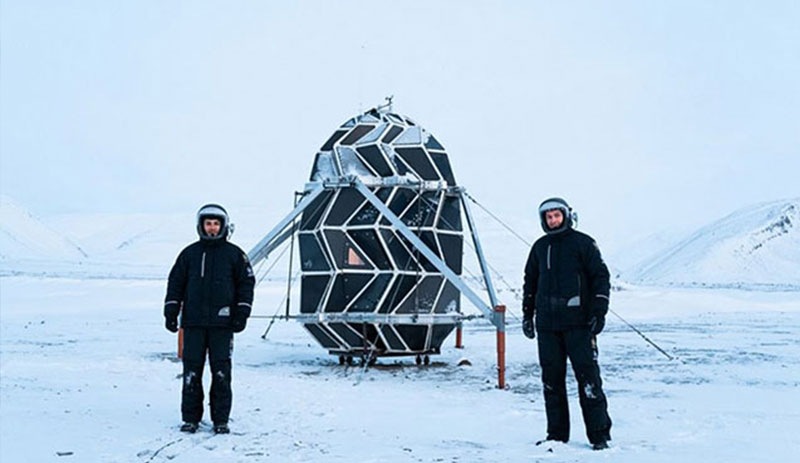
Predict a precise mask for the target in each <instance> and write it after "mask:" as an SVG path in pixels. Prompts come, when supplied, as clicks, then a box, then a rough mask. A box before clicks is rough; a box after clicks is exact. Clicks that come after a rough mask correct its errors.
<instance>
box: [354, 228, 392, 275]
mask: <svg viewBox="0 0 800 463" xmlns="http://www.w3.org/2000/svg"><path fill="white" fill-rule="evenodd" d="M347 234H348V235H350V238H352V240H353V241H354V242H355V243H356V244H357V245H358V247H359V248H361V249H362V250H363V251H364V252H365V253H366V254H367V256H368V257H369V258H370V260H371V261H372V262H373V263H374V264H375V265H376V266H377V267H378V268H379V269H381V270H391V269H392V264H391V262H389V257H388V256H387V255H386V252H384V250H383V246H382V245H381V243H380V241H379V240H378V234H377V233H376V232H375V230H350V231H348V232H347Z"/></svg>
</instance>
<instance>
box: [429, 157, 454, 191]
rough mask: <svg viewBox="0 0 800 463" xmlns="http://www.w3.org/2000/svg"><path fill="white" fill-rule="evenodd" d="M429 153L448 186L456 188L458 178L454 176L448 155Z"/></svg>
mask: <svg viewBox="0 0 800 463" xmlns="http://www.w3.org/2000/svg"><path fill="white" fill-rule="evenodd" d="M429 153H430V155H431V159H433V162H434V164H436V168H437V169H439V172H441V173H442V177H443V178H444V179H445V180H446V181H447V184H448V185H449V186H455V185H456V177H455V175H453V169H452V168H450V160H449V159H448V158H447V155H446V154H444V153H437V152H435V151H430V152H429Z"/></svg>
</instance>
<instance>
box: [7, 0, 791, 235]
mask: <svg viewBox="0 0 800 463" xmlns="http://www.w3.org/2000/svg"><path fill="white" fill-rule="evenodd" d="M798 24H800V2H796V1H767V2H752V1H746V2H736V1H718V2H715V1H703V2H698V1H668V2H667V1H651V2H642V1H629V2H613V1H612V2H601V3H597V2H553V1H542V2H539V1H518V2H488V1H487V2H470V1H458V2H455V1H452V2H446V1H439V2H430V1H404V2H376V1H336V2H332V1H315V2H311V1H307V2H263V1H239V2H222V1H220V2H203V1H175V0H171V1H162V0H152V1H114V2H108V1H94V2H93V1H60V0H59V1H57V0H53V1H30V0H26V1H23V0H17V1H7V0H2V1H0V34H1V35H0V105H1V106H2V109H1V112H0V154H1V155H2V159H1V162H0V171H1V173H0V189H1V190H2V193H3V194H4V195H7V196H10V197H12V198H13V199H15V200H16V201H17V202H19V203H20V204H22V205H24V206H25V207H27V208H28V209H30V210H31V211H34V212H35V213H37V214H38V215H41V216H47V215H49V214H58V213H64V212H104V211H107V212H125V211H135V212H171V211H175V212H178V211H187V210H190V211H194V210H196V209H197V207H198V206H199V205H201V204H202V203H204V202H206V201H218V202H221V203H223V204H225V205H226V206H228V208H229V209H236V208H237V207H251V206H263V207H265V208H270V209H273V208H277V209H279V210H281V211H283V210H288V209H287V208H288V207H289V205H290V204H291V202H292V192H293V191H295V190H298V189H301V188H302V187H303V185H304V183H305V182H306V180H307V179H308V174H309V172H310V169H311V163H312V160H313V158H314V154H315V153H316V151H317V150H318V149H319V147H320V146H321V145H322V143H323V142H324V141H325V140H326V139H327V138H328V136H329V135H330V134H331V133H332V132H333V130H334V129H335V128H336V127H338V125H339V124H341V123H342V122H343V121H345V120H346V119H348V118H349V117H351V116H354V115H356V114H357V113H359V112H361V111H364V110H367V109H369V108H371V107H373V106H376V105H378V104H381V103H382V102H383V98H384V97H385V96H387V95H394V97H395V99H394V101H395V105H394V110H395V111H396V112H399V113H402V114H405V115H407V116H409V117H411V118H412V119H414V120H416V121H417V122H418V123H420V124H421V125H422V126H424V127H425V128H426V129H427V130H428V131H429V132H431V133H433V134H434V135H435V136H436V137H437V138H438V139H439V140H440V141H441V142H442V143H443V144H444V145H445V147H446V148H447V149H448V152H449V154H450V158H451V163H452V165H453V168H454V171H455V174H456V178H457V180H458V181H459V183H461V184H462V185H464V186H466V187H467V189H468V191H469V192H470V193H472V194H473V195H474V196H475V197H477V198H478V199H479V200H480V201H481V202H482V203H483V204H484V205H486V206H487V207H489V208H491V209H493V210H495V211H496V212H497V213H498V214H500V215H502V216H504V217H512V218H513V217H515V216H516V217H519V216H527V217H532V216H534V215H535V208H536V206H537V205H538V203H539V202H540V201H541V200H542V199H544V198H545V197H548V196H554V195H558V196H563V197H565V198H566V199H567V200H569V201H570V202H571V203H572V204H573V205H574V206H575V208H576V209H578V210H579V211H580V212H581V226H582V228H584V229H585V230H587V231H589V232H590V233H592V234H593V235H595V236H597V237H598V239H599V241H600V242H601V244H602V243H603V242H604V241H614V242H616V243H619V242H621V241H624V240H625V239H627V237H628V236H630V235H631V234H634V233H635V234H637V235H641V234H642V233H644V232H647V233H650V232H653V233H657V232H659V231H661V230H663V229H667V228H675V227H681V228H685V227H699V226H701V225H704V224H706V223H707V222H709V221H711V220H714V219H716V218H719V217H721V216H724V215H726V214H728V213H730V212H733V211H734V210H736V209H739V208H741V207H743V206H746V205H749V204H753V203H757V202H760V201H768V200H773V199H780V198H787V197H796V196H800V186H798V185H799V184H800V178H799V177H800V27H798ZM538 233H539V232H538V230H537V231H535V232H532V236H535V235H536V234H538Z"/></svg>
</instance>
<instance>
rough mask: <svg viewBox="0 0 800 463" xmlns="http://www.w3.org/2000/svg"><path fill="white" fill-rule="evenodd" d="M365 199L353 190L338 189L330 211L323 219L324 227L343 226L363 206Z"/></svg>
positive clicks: (349, 188) (348, 188)
mask: <svg viewBox="0 0 800 463" xmlns="http://www.w3.org/2000/svg"><path fill="white" fill-rule="evenodd" d="M366 201H367V199H366V198H365V197H364V196H362V195H361V193H359V192H358V190H356V189H355V188H352V187H346V188H341V189H339V194H338V195H337V196H336V199H334V201H333V205H332V206H331V210H330V212H329V213H328V217H327V218H326V219H325V225H331V226H340V225H343V224H344V223H345V222H346V221H347V219H349V218H350V216H351V215H353V213H354V212H355V211H356V209H358V208H359V207H361V205H362V204H364V203H365V202H366Z"/></svg>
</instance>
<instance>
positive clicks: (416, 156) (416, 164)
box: [394, 148, 441, 180]
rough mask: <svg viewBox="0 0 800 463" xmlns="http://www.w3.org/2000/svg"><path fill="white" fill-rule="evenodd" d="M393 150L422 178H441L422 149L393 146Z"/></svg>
mask: <svg viewBox="0 0 800 463" xmlns="http://www.w3.org/2000/svg"><path fill="white" fill-rule="evenodd" d="M394 150H395V152H396V153H397V154H398V156H400V157H402V158H403V160H404V161H405V162H406V164H408V166H409V167H411V168H412V169H414V171H415V172H416V173H417V174H418V175H419V176H420V177H421V178H422V179H423V180H441V178H440V177H439V173H438V172H436V169H434V167H433V164H431V161H430V159H429V158H428V154H427V153H426V152H425V150H424V149H422V148H395V149H394Z"/></svg>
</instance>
